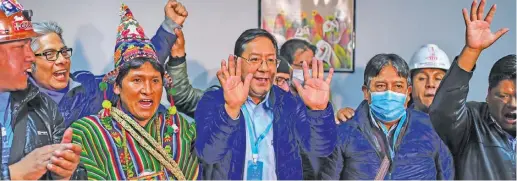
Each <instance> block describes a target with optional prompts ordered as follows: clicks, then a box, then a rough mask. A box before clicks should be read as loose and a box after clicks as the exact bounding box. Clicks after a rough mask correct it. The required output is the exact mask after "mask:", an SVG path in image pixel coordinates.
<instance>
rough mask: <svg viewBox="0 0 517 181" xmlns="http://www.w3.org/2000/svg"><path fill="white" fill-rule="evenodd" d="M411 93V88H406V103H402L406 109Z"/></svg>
mask: <svg viewBox="0 0 517 181" xmlns="http://www.w3.org/2000/svg"><path fill="white" fill-rule="evenodd" d="M412 91H413V86H408V88H407V93H406V102H405V103H404V104H405V105H406V107H407V106H408V103H409V101H410V100H411V92H412Z"/></svg>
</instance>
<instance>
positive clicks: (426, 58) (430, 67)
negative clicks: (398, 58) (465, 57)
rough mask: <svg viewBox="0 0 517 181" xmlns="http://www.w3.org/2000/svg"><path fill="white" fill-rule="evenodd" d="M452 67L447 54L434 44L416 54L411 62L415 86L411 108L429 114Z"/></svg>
mask: <svg viewBox="0 0 517 181" xmlns="http://www.w3.org/2000/svg"><path fill="white" fill-rule="evenodd" d="M450 66H451V63H450V61H449V58H448V57H447V54H445V52H444V51H443V50H442V49H440V48H439V47H438V46H436V45H434V44H427V45H424V46H422V47H420V49H418V51H416V52H415V54H414V55H413V57H412V58H411V61H410V62H409V68H410V70H411V81H412V84H413V91H412V92H411V99H412V102H413V103H412V104H411V106H410V108H413V109H416V110H419V111H422V112H425V113H427V112H428V110H429V106H431V103H433V99H434V96H435V94H436V90H438V86H439V85H440V81H442V79H443V76H445V73H446V72H447V70H448V69H449V67H450Z"/></svg>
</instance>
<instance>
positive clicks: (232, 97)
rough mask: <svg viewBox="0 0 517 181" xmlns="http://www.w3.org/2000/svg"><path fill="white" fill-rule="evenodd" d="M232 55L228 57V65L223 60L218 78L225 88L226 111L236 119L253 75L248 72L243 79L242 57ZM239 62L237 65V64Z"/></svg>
mask: <svg viewBox="0 0 517 181" xmlns="http://www.w3.org/2000/svg"><path fill="white" fill-rule="evenodd" d="M235 59H236V57H235V56H233V55H230V56H229V57H228V66H227V65H226V61H225V60H223V61H221V69H220V70H219V71H217V78H218V79H219V83H220V84H221V86H222V87H223V90H224V101H225V105H224V107H225V109H226V112H227V113H228V114H229V115H230V116H231V117H232V118H234V119H236V118H237V117H238V116H239V113H240V109H241V106H242V105H243V104H244V102H245V101H246V99H247V97H248V93H249V90H250V83H251V79H252V77H253V75H252V74H248V75H247V76H246V78H245V79H244V82H243V81H242V76H241V75H242V73H241V65H242V59H241V58H237V61H236V60H235ZM236 64H237V65H236Z"/></svg>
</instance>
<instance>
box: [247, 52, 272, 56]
mask: <svg viewBox="0 0 517 181" xmlns="http://www.w3.org/2000/svg"><path fill="white" fill-rule="evenodd" d="M251 55H257V56H262V54H261V53H253V52H251V53H250V56H251ZM271 55H275V53H268V54H266V56H271Z"/></svg>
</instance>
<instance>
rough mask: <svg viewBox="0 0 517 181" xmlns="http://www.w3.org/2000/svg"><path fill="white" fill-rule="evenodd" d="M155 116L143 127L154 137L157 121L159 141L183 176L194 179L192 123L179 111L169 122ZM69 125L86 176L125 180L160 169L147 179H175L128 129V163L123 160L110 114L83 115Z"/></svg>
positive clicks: (119, 137)
mask: <svg viewBox="0 0 517 181" xmlns="http://www.w3.org/2000/svg"><path fill="white" fill-rule="evenodd" d="M156 116H157V118H155V119H153V121H150V122H149V123H148V124H147V125H146V126H145V127H144V129H145V130H146V131H147V132H148V133H150V135H151V136H152V137H153V138H155V139H156V138H158V131H157V129H156V128H157V125H156V124H159V129H160V131H159V133H160V137H159V138H160V139H161V140H159V142H160V143H162V146H163V148H164V149H165V151H166V152H167V153H169V155H170V156H171V157H172V158H173V159H174V160H175V161H176V163H178V165H179V167H180V169H181V170H182V171H183V174H184V175H185V177H186V179H189V180H195V179H196V178H197V176H198V170H199V167H198V159H197V157H196V156H195V154H194V153H193V147H192V146H193V144H194V140H195V138H196V128H195V123H192V124H189V123H188V122H187V120H186V119H185V118H183V117H182V116H180V115H179V114H175V115H173V119H172V121H171V122H167V121H166V120H167V119H166V117H165V115H163V114H157V115H156ZM172 122H174V124H173V123H172ZM174 125H175V126H174ZM175 127H177V129H176V130H175V129H174V128H175ZM71 128H72V129H73V139H72V141H73V143H76V144H80V145H82V148H83V150H82V152H81V162H82V163H83V164H84V166H85V167H86V170H87V172H88V179H89V180H128V179H130V178H135V177H138V176H141V175H142V174H144V173H149V172H151V173H153V172H154V173H158V172H161V171H163V172H162V173H164V174H160V175H157V176H155V177H153V178H150V179H152V180H174V179H175V178H174V176H173V175H172V173H170V172H169V171H167V170H166V169H165V167H164V166H161V164H160V162H159V161H158V160H157V159H155V158H154V157H153V156H152V155H151V154H150V153H148V152H147V151H146V150H145V149H144V148H143V147H141V146H140V145H139V144H138V142H136V140H134V139H133V138H132V136H131V135H130V134H129V133H126V143H125V145H126V146H127V148H126V149H128V151H126V152H127V153H129V159H128V160H129V163H127V164H126V163H125V162H126V159H124V158H125V156H124V153H125V150H124V149H123V148H124V143H123V139H122V135H123V133H122V130H121V126H120V125H119V124H118V123H117V122H116V121H115V120H113V119H111V117H107V118H104V119H102V118H99V117H98V116H97V115H92V116H87V117H84V118H82V119H80V120H77V121H75V122H74V123H73V124H72V125H71ZM126 167H129V168H126Z"/></svg>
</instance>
